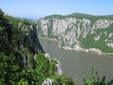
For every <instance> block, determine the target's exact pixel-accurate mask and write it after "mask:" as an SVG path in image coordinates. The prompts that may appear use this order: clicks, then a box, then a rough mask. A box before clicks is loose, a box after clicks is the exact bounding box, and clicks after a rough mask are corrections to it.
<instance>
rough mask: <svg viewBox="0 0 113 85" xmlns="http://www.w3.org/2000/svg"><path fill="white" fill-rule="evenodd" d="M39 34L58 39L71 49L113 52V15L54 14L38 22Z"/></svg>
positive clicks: (62, 44)
mask: <svg viewBox="0 0 113 85" xmlns="http://www.w3.org/2000/svg"><path fill="white" fill-rule="evenodd" d="M37 30H38V35H39V36H40V37H43V38H46V39H56V40H58V41H59V46H60V47H63V48H65V49H71V50H83V48H84V49H89V48H96V49H100V50H101V51H103V52H106V53H113V16H112V15H111V16H92V15H71V16H69V15H68V16H60V15H52V16H47V17H45V18H41V19H40V20H39V21H38V23H37Z"/></svg>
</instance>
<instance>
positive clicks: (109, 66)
mask: <svg viewBox="0 0 113 85" xmlns="http://www.w3.org/2000/svg"><path fill="white" fill-rule="evenodd" d="M40 43H41V45H42V47H43V49H44V51H45V52H47V53H49V54H50V55H51V56H53V57H54V58H57V59H58V60H59V61H60V62H61V64H62V69H63V73H64V74H66V75H70V76H72V78H73V80H74V81H75V82H77V83H80V82H81V81H83V79H84V78H86V74H87V73H88V72H90V71H91V67H94V68H95V70H96V71H98V72H99V74H100V75H103V76H104V75H105V76H106V77H107V79H112V78H113V58H109V57H106V56H100V55H96V54H91V53H85V52H79V51H70V50H64V49H62V48H59V47H58V43H56V42H53V41H50V40H42V39H40Z"/></svg>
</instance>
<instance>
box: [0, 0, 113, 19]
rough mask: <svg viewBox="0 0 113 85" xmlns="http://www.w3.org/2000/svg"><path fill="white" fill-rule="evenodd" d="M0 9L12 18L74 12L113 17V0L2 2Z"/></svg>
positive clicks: (11, 0)
mask: <svg viewBox="0 0 113 85" xmlns="http://www.w3.org/2000/svg"><path fill="white" fill-rule="evenodd" d="M0 8H1V9H2V10H3V11H4V12H5V13H7V14H9V15H11V16H14V17H26V18H41V17H45V16H47V15H52V14H62V15H68V14H71V13H74V12H80V13H86V14H93V15H111V14H113V0H0Z"/></svg>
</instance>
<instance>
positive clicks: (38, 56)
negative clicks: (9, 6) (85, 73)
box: [0, 10, 74, 85]
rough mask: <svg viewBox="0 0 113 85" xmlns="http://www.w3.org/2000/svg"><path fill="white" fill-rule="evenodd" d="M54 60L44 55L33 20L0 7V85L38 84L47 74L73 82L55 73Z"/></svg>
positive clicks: (57, 81)
mask: <svg viewBox="0 0 113 85" xmlns="http://www.w3.org/2000/svg"><path fill="white" fill-rule="evenodd" d="M56 64H57V61H55V60H54V59H53V58H52V57H50V58H49V59H48V58H47V57H45V55H44V51H43V49H42V47H41V45H40V43H39V40H38V37H37V30H36V28H35V24H34V23H31V22H28V21H25V20H21V19H16V18H13V17H11V16H8V15H4V12H3V11H2V10H0V85H41V84H43V82H44V80H46V79H48V78H52V79H54V82H55V83H57V84H58V85H60V84H65V85H67V84H68V85H74V83H73V81H72V80H71V78H70V77H68V76H63V75H59V74H58V73H57V71H56V70H57V67H56ZM59 79H61V80H60V81H59ZM43 85H45V84H43Z"/></svg>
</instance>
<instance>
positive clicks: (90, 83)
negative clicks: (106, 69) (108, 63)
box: [84, 68, 113, 85]
mask: <svg viewBox="0 0 113 85" xmlns="http://www.w3.org/2000/svg"><path fill="white" fill-rule="evenodd" d="M87 76H88V79H84V85H112V84H113V79H112V80H110V81H108V82H106V77H105V76H103V77H102V79H101V78H100V77H99V76H98V72H96V73H95V72H94V68H92V72H91V74H88V75H87Z"/></svg>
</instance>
